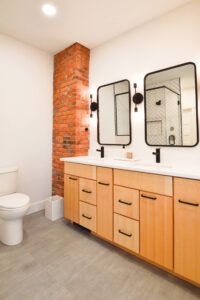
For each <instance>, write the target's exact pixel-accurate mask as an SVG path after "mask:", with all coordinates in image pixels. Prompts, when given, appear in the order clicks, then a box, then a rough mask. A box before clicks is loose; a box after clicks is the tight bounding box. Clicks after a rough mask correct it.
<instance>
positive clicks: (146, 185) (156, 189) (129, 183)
mask: <svg viewBox="0 0 200 300" xmlns="http://www.w3.org/2000/svg"><path fill="white" fill-rule="evenodd" d="M114 184H115V185H120V186H125V187H129V188H133V189H136V190H142V191H147V192H151V193H158V194H162V195H166V196H172V193H173V191H172V177H171V176H165V175H157V174H149V173H141V172H134V171H127V170H118V169H115V170H114Z"/></svg>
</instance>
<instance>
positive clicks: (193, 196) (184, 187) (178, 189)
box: [174, 178, 200, 284]
mask: <svg viewBox="0 0 200 300" xmlns="http://www.w3.org/2000/svg"><path fill="white" fill-rule="evenodd" d="M174 235H175V236H174V271H175V272H176V273H177V274H179V275H181V276H184V277H185V278H188V279H189V280H192V281H194V282H196V283H198V284H200V181H199V180H192V179H183V178H175V179H174Z"/></svg>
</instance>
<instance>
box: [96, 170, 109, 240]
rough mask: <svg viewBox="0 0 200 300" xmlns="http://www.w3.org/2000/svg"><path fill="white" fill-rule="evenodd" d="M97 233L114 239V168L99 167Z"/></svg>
mask: <svg viewBox="0 0 200 300" xmlns="http://www.w3.org/2000/svg"><path fill="white" fill-rule="evenodd" d="M97 234H98V235H100V236H101V237H103V238H105V239H107V240H109V241H112V240H113V170H112V169H111V168H102V167H97Z"/></svg>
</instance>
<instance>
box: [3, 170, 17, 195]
mask: <svg viewBox="0 0 200 300" xmlns="http://www.w3.org/2000/svg"><path fill="white" fill-rule="evenodd" d="M17 171H18V169H17V167H0V197H1V196H4V195H9V194H13V193H15V192H16V191H17Z"/></svg>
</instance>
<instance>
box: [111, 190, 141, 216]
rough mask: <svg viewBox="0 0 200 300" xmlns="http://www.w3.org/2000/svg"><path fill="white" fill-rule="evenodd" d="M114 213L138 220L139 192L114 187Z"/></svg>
mask: <svg viewBox="0 0 200 300" xmlns="http://www.w3.org/2000/svg"><path fill="white" fill-rule="evenodd" d="M114 212H115V213H118V214H120V215H123V216H126V217H129V218H132V219H135V220H139V191H137V190H133V189H128V188H125V187H121V186H117V185H115V186H114Z"/></svg>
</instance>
